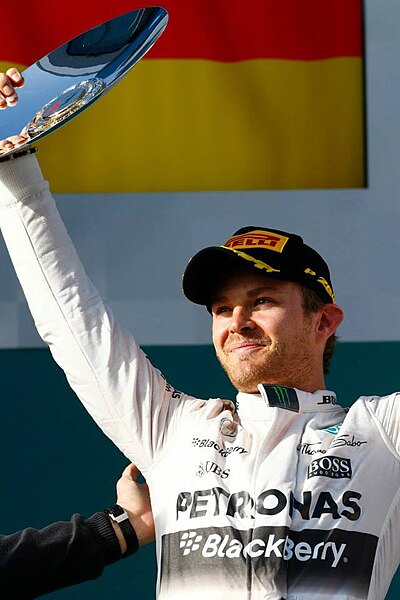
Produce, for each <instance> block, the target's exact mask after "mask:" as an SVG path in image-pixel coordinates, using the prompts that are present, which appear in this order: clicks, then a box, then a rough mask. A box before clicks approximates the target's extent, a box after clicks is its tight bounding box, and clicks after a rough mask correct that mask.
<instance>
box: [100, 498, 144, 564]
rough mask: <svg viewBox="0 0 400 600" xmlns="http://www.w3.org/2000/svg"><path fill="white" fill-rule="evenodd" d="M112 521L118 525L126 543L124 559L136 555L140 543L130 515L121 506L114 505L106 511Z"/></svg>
mask: <svg viewBox="0 0 400 600" xmlns="http://www.w3.org/2000/svg"><path fill="white" fill-rule="evenodd" d="M104 512H105V513H106V514H107V515H108V516H109V517H110V519H111V520H112V521H115V522H116V523H118V525H119V527H120V529H121V531H122V534H123V536H124V538H125V541H126V552H125V554H124V555H123V558H125V557H127V556H130V555H131V554H134V553H135V552H136V550H137V549H138V548H139V542H138V539H137V535H136V531H135V530H134V528H133V527H132V525H131V522H130V521H129V517H128V514H127V513H126V511H125V510H124V509H123V508H122V506H120V505H119V504H114V505H113V506H110V507H109V508H106V510H105V511H104Z"/></svg>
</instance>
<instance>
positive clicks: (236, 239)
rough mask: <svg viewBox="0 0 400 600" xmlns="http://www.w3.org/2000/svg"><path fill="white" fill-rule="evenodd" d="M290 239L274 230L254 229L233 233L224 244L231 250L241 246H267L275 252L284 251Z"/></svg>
mask: <svg viewBox="0 0 400 600" xmlns="http://www.w3.org/2000/svg"><path fill="white" fill-rule="evenodd" d="M288 239H289V238H288V237H286V236H284V235H280V234H278V233H273V232H272V231H262V230H261V229H254V230H253V231H249V232H248V233H240V234H238V235H233V236H232V237H230V238H229V239H228V240H227V241H226V242H225V244H224V246H225V248H229V249H230V250H239V249H240V248H242V249H244V248H267V249H268V250H273V251H274V252H282V250H283V248H284V247H285V244H286V242H287V241H288Z"/></svg>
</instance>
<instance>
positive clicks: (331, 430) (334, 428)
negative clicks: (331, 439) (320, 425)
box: [325, 423, 342, 435]
mask: <svg viewBox="0 0 400 600" xmlns="http://www.w3.org/2000/svg"><path fill="white" fill-rule="evenodd" d="M341 426H342V423H338V424H337V425H332V427H327V428H326V429H325V431H326V432H327V433H331V434H332V435H337V434H338V433H339V431H340V428H341Z"/></svg>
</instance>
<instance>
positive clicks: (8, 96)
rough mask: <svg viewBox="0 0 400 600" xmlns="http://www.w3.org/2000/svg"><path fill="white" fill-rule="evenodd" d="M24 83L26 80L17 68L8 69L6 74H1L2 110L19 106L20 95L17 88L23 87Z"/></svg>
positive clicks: (0, 105)
mask: <svg viewBox="0 0 400 600" xmlns="http://www.w3.org/2000/svg"><path fill="white" fill-rule="evenodd" d="M24 83H25V80H24V78H23V77H22V75H21V73H20V72H19V71H18V69H16V68H15V67H12V68H11V69H8V71H6V72H5V73H0V110H5V109H6V108H7V107H8V106H15V105H16V104H17V102H18V94H17V92H16V91H15V88H20V87H22V86H23V85H24Z"/></svg>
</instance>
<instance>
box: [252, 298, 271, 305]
mask: <svg viewBox="0 0 400 600" xmlns="http://www.w3.org/2000/svg"><path fill="white" fill-rule="evenodd" d="M271 303H272V300H271V298H265V297H262V298H257V300H256V301H255V302H254V304H255V306H257V305H258V304H271Z"/></svg>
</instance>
